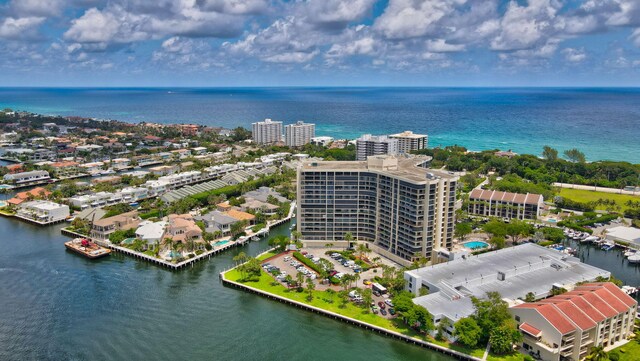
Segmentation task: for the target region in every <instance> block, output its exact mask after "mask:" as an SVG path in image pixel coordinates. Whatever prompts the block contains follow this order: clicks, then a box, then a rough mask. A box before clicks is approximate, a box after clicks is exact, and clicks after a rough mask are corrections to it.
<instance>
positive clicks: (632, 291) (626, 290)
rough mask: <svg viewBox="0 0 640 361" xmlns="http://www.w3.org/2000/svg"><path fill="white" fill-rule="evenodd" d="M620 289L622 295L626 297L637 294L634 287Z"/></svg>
mask: <svg viewBox="0 0 640 361" xmlns="http://www.w3.org/2000/svg"><path fill="white" fill-rule="evenodd" d="M620 289H621V290H622V291H623V292H624V293H626V294H628V295H632V294H634V293H636V292H638V289H637V288H636V287H633V286H622V287H620Z"/></svg>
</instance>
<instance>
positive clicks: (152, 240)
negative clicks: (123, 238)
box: [136, 221, 168, 245]
mask: <svg viewBox="0 0 640 361" xmlns="http://www.w3.org/2000/svg"><path fill="white" fill-rule="evenodd" d="M167 224H168V223H167V222H164V221H160V222H151V221H142V222H140V224H139V225H138V229H136V238H138V239H140V240H143V241H145V242H147V244H148V245H152V244H156V243H160V242H161V241H162V237H163V236H164V233H165V229H166V228H167Z"/></svg>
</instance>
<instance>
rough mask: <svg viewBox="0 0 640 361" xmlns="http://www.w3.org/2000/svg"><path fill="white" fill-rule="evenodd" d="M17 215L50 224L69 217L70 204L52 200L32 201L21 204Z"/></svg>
mask: <svg viewBox="0 0 640 361" xmlns="http://www.w3.org/2000/svg"><path fill="white" fill-rule="evenodd" d="M16 215H17V216H18V217H21V218H24V219H28V220H32V221H35V222H37V223H39V224H43V225H44V224H50V223H55V222H60V221H64V220H65V219H66V218H67V217H69V206H67V205H65V204H58V203H54V202H50V201H30V202H25V203H23V204H21V205H20V208H18V211H17V213H16Z"/></svg>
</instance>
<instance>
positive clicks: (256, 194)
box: [242, 187, 289, 203]
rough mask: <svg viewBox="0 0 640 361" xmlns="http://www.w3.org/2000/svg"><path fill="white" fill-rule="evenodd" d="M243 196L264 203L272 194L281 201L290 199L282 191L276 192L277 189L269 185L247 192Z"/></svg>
mask: <svg viewBox="0 0 640 361" xmlns="http://www.w3.org/2000/svg"><path fill="white" fill-rule="evenodd" d="M242 196H243V197H244V198H245V199H255V200H257V201H260V202H263V203H267V202H268V200H269V197H270V196H271V197H273V198H275V200H276V201H278V202H280V203H282V202H288V201H289V200H288V199H287V198H285V197H283V196H282V195H280V193H278V192H276V191H275V190H273V189H271V188H269V187H260V188H258V189H256V190H254V191H250V192H246V193H245V194H243V195H242Z"/></svg>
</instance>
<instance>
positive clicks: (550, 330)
mask: <svg viewBox="0 0 640 361" xmlns="http://www.w3.org/2000/svg"><path fill="white" fill-rule="evenodd" d="M637 307H638V303H637V302H636V300H634V299H633V298H631V297H629V296H628V295H627V294H626V293H624V292H623V291H622V290H621V289H620V288H618V287H617V286H616V285H614V284H613V283H610V282H606V283H591V284H585V285H582V286H578V287H576V288H575V289H574V290H573V291H571V292H567V293H564V294H561V295H559V296H555V297H551V298H547V299H544V300H541V301H538V302H532V303H523V304H520V305H517V306H514V307H511V308H510V309H509V312H510V313H511V314H512V315H513V317H514V319H515V321H516V322H517V324H518V329H519V330H520V332H521V333H522V342H521V347H522V349H523V350H524V351H525V352H527V353H529V354H530V355H532V356H534V358H536V359H541V360H548V361H559V360H575V361H578V360H581V359H583V358H585V357H586V356H587V355H588V353H589V351H590V350H591V348H593V347H598V346H602V347H605V348H606V347H608V346H611V345H615V344H619V343H620V342H621V341H623V340H626V339H627V337H629V336H632V335H633V330H634V321H635V317H636V309H637Z"/></svg>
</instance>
